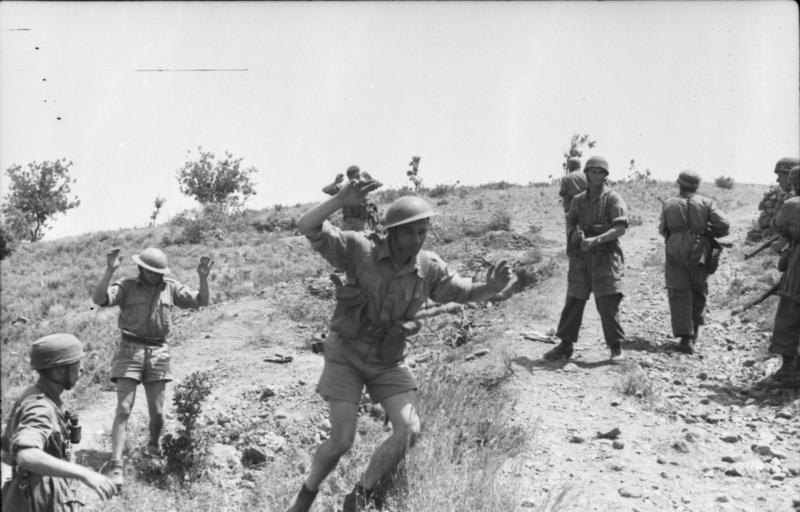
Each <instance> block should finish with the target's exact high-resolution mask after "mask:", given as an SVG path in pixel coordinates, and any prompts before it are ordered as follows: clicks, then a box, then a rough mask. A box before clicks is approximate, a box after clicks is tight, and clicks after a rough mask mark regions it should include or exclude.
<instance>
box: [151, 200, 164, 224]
mask: <svg viewBox="0 0 800 512" xmlns="http://www.w3.org/2000/svg"><path fill="white" fill-rule="evenodd" d="M166 202H167V200H166V198H163V197H161V196H156V200H155V201H153V213H151V214H150V226H151V227H152V226H155V225H156V218H157V217H158V214H159V212H160V211H161V207H162V206H164V203H166Z"/></svg>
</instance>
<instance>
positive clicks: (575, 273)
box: [566, 186, 628, 300]
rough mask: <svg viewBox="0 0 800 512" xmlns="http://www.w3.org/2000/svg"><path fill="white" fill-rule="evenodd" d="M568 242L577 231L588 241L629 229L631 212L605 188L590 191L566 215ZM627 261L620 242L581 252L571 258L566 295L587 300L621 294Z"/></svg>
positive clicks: (604, 244) (573, 204)
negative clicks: (615, 229) (617, 229)
mask: <svg viewBox="0 0 800 512" xmlns="http://www.w3.org/2000/svg"><path fill="white" fill-rule="evenodd" d="M566 223H567V238H568V239H573V237H574V232H575V231H576V230H577V229H579V228H580V229H581V230H583V232H584V234H585V236H586V237H587V238H589V237H593V236H597V235H599V234H601V233H604V232H606V231H608V230H609V229H611V227H613V226H614V225H616V224H623V225H625V226H627V225H628V212H627V207H626V206H625V201H623V200H622V197H621V196H620V195H619V194H618V193H616V192H614V191H613V190H611V189H609V188H608V187H606V186H603V188H602V189H601V190H600V192H599V193H598V194H590V192H589V190H586V191H584V192H581V193H580V194H578V195H577V196H575V197H573V198H572V201H571V202H570V206H569V211H568V212H567V215H566ZM624 274H625V257H624V256H623V254H622V247H621V246H620V244H619V240H618V239H617V240H612V241H611V242H606V243H603V244H600V245H598V246H597V247H595V248H593V249H592V250H590V251H586V252H584V251H580V250H579V251H578V252H576V253H575V254H574V256H572V257H571V258H570V265H569V271H568V276H567V295H568V296H570V297H575V298H577V299H581V300H586V299H588V298H589V295H590V294H591V293H594V295H595V297H603V296H605V295H615V294H617V293H622V278H623V276H624Z"/></svg>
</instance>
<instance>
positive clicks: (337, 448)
mask: <svg viewBox="0 0 800 512" xmlns="http://www.w3.org/2000/svg"><path fill="white" fill-rule="evenodd" d="M378 186H379V184H377V183H375V182H373V181H361V182H356V181H351V182H349V183H347V184H346V185H345V186H344V187H343V188H342V189H341V190H340V191H339V192H337V193H336V195H335V196H333V197H332V198H330V199H328V200H327V201H325V202H323V203H321V204H320V205H318V206H315V207H314V208H312V209H311V210H309V211H308V212H306V213H305V214H304V215H303V216H302V217H301V218H300V220H299V221H298V223H297V229H298V230H299V231H300V233H302V234H303V235H305V236H306V237H307V238H308V239H309V241H310V242H311V246H312V247H313V248H314V250H316V251H317V252H319V253H320V255H321V256H322V257H323V258H324V259H325V260H326V261H328V262H329V263H330V264H332V265H334V266H335V267H337V268H344V269H346V277H347V282H346V283H345V284H344V285H342V286H340V287H338V289H337V292H336V296H337V304H336V308H335V310H334V312H333V317H332V318H331V322H330V327H331V331H332V333H331V335H330V336H329V337H328V339H327V340H326V341H325V350H324V355H325V366H324V369H323V371H322V376H321V377H320V380H319V384H318V385H317V392H318V393H320V394H321V395H322V396H323V397H324V398H325V399H326V400H327V402H328V407H329V413H330V421H331V425H332V428H331V435H330V438H329V439H327V440H326V441H325V442H324V443H323V444H322V445H321V446H320V447H319V448H318V449H317V451H316V453H315V455H314V459H313V463H312V465H311V468H310V471H309V473H308V475H307V476H306V479H305V481H304V482H303V485H302V488H301V490H300V493H299V494H298V495H297V498H296V500H295V502H294V504H293V505H292V506H291V507H290V508H289V511H290V512H305V511H308V510H309V509H310V507H311V504H312V502H313V501H314V498H315V497H316V494H317V489H318V488H319V486H320V484H321V483H322V482H323V480H324V479H325V478H326V477H327V475H328V474H329V473H330V472H331V471H332V470H333V469H334V468H335V467H336V465H337V463H338V462H339V459H340V458H341V457H342V456H343V455H344V454H345V453H346V452H347V451H348V450H349V448H350V446H351V445H352V443H353V439H354V435H355V428H356V419H357V414H358V405H359V401H360V399H361V394H362V392H363V389H364V387H365V386H366V388H367V391H368V392H369V394H370V397H371V399H372V401H373V402H377V403H380V404H381V405H382V406H383V409H384V410H385V411H386V415H387V417H388V419H389V421H390V422H391V424H392V434H391V436H390V437H389V438H388V439H387V440H386V441H385V442H384V443H383V444H382V445H381V446H380V447H379V448H378V449H377V450H376V452H375V454H374V455H373V457H372V459H371V460H370V462H369V466H368V468H367V470H366V472H365V473H364V474H363V476H362V477H361V478H360V480H359V481H358V483H357V484H356V486H355V488H354V489H353V490H352V492H350V493H349V494H347V496H345V500H344V507H343V511H344V512H353V511H357V510H365V507H366V506H367V502H368V501H370V499H371V498H370V496H371V494H372V490H373V489H374V488H375V486H376V484H377V483H378V481H379V480H380V479H381V478H382V477H384V476H386V475H388V474H389V473H391V471H392V470H393V469H394V467H395V465H396V464H397V463H398V462H399V461H400V460H401V459H402V458H403V455H404V453H405V450H406V447H408V446H410V445H412V444H413V442H414V438H415V436H416V435H417V434H418V433H419V430H420V418H419V416H418V415H417V412H416V411H415V409H414V407H415V404H416V398H417V383H416V381H415V380H414V377H413V376H412V375H411V372H410V370H409V369H408V367H407V366H406V365H405V364H404V358H405V346H406V343H405V340H406V338H407V337H408V336H410V335H412V334H414V333H416V332H417V330H419V328H420V324H419V321H418V320H415V316H416V314H417V313H418V312H419V310H420V308H421V307H422V306H423V304H424V303H425V302H426V301H427V300H428V299H431V300H433V301H436V302H441V303H446V302H460V303H466V302H470V301H481V300H486V299H488V298H490V297H492V296H493V295H495V294H497V293H498V292H500V291H501V290H503V289H504V288H505V286H506V285H507V284H508V282H509V280H510V270H509V267H508V266H507V264H506V262H505V261H503V262H501V263H499V264H498V265H496V266H495V265H492V267H491V268H490V269H489V273H488V275H487V280H486V282H485V283H473V282H472V281H471V279H468V278H463V277H460V276H459V275H458V274H456V273H455V272H453V271H452V270H451V269H449V268H448V266H447V264H446V263H445V262H444V261H443V260H442V259H441V258H440V257H439V256H437V255H436V254H435V253H433V252H431V251H427V250H424V249H422V246H423V244H424V242H425V239H426V236H427V234H428V228H429V219H430V218H431V217H432V216H434V215H436V213H435V212H434V211H433V209H432V208H431V206H430V205H429V204H428V202H427V201H425V200H424V199H422V198H421V197H416V196H405V197H401V198H399V199H397V200H396V201H395V202H393V203H392V204H391V205H390V206H389V208H388V209H387V211H386V214H385V216H384V226H385V227H386V229H387V234H386V235H378V234H374V233H373V234H369V235H367V234H364V233H361V232H354V231H343V230H340V229H338V228H336V227H335V226H333V225H331V223H330V222H329V221H328V220H327V218H328V217H329V216H330V215H332V214H333V213H334V212H336V211H337V210H339V209H340V208H342V207H347V206H352V205H356V204H359V203H360V202H361V201H362V200H363V199H364V197H365V196H366V195H367V194H368V193H369V192H370V191H372V190H375V189H376V188H377V187H378Z"/></svg>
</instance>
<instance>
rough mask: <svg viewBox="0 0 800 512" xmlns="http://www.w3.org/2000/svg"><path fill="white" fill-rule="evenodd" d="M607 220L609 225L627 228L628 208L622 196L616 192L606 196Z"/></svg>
mask: <svg viewBox="0 0 800 512" xmlns="http://www.w3.org/2000/svg"><path fill="white" fill-rule="evenodd" d="M608 218H609V220H610V221H611V224H612V225H613V224H623V225H624V226H625V227H628V207H627V206H626V205H625V201H624V200H623V199H622V196H620V195H619V194H617V193H616V192H612V193H611V194H609V195H608Z"/></svg>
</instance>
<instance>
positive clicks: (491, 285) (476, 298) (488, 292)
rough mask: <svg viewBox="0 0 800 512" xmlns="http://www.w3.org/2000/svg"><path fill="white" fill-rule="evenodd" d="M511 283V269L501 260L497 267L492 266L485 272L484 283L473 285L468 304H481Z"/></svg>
mask: <svg viewBox="0 0 800 512" xmlns="http://www.w3.org/2000/svg"><path fill="white" fill-rule="evenodd" d="M509 281H511V267H509V266H508V262H507V261H505V260H503V261H501V262H500V263H498V264H497V265H492V266H491V267H489V270H488V271H487V272H486V282H485V283H481V284H476V285H473V287H472V291H471V292H470V294H469V300H470V302H481V301H484V300H487V299H489V298H491V297H492V296H494V295H497V294H498V293H500V292H501V291H503V289H504V288H505V287H506V286H507V285H508V283H509Z"/></svg>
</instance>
